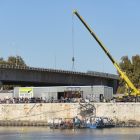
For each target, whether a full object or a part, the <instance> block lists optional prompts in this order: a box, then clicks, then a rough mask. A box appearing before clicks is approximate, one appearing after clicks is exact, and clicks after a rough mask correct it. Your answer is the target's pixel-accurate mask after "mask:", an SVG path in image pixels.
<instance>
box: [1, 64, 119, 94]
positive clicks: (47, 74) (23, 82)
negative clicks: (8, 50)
mask: <svg viewBox="0 0 140 140" xmlns="http://www.w3.org/2000/svg"><path fill="white" fill-rule="evenodd" d="M118 80H119V78H118V76H117V75H113V74H108V73H100V72H94V71H88V72H87V73H82V72H75V71H66V70H56V69H44V68H34V67H21V66H10V65H0V82H1V84H2V85H8V84H10V85H20V86H86V85H105V86H110V87H113V89H114V93H115V92H116V90H117V87H118Z"/></svg>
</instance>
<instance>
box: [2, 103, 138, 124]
mask: <svg viewBox="0 0 140 140" xmlns="http://www.w3.org/2000/svg"><path fill="white" fill-rule="evenodd" d="M94 106H95V108H96V116H101V117H109V118H111V119H113V120H114V121H115V122H118V121H119V122H128V121H132V120H133V121H137V122H140V103H94ZM79 107H80V105H79V104H78V103H77V104H76V103H75V104H74V103H45V104H44V103H37V104H0V121H35V122H48V121H50V120H51V119H53V118H73V117H75V116H77V115H79V112H80V109H79Z"/></svg>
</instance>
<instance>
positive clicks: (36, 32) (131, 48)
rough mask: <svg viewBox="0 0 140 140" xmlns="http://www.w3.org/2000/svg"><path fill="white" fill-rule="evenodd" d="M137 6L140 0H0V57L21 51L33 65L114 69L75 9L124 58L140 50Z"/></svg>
mask: <svg viewBox="0 0 140 140" xmlns="http://www.w3.org/2000/svg"><path fill="white" fill-rule="evenodd" d="M139 7H140V1H139V0H117V1H115V0H0V57H3V58H4V59H7V58H8V56H16V55H19V56H21V57H22V58H23V59H24V61H25V62H26V64H27V65H29V66H31V67H41V68H51V69H62V70H70V71H71V70H74V71H79V72H87V71H98V72H105V73H111V74H116V69H115V67H114V66H113V64H112V63H111V61H110V60H109V58H108V57H107V56H106V55H105V53H104V52H103V50H102V49H101V48H100V46H99V45H98V44H97V42H96V41H95V40H94V39H93V38H92V36H91V35H90V34H89V32H88V31H87V30H86V28H85V27H84V26H83V24H82V23H81V22H80V20H79V19H78V18H77V17H76V16H73V14H72V11H73V10H74V9H76V10H77V11H78V12H79V14H80V15H81V16H82V17H83V18H84V20H85V21H86V22H87V23H88V25H90V27H91V28H92V29H93V30H94V31H95V33H96V34H97V36H98V37H99V38H100V40H101V41H102V42H103V44H104V45H105V46H106V48H107V49H108V51H109V52H110V54H111V55H112V56H113V57H114V59H115V60H116V61H117V62H120V60H121V57H122V56H126V55H127V56H129V58H131V57H132V56H133V55H136V54H139V55H140V8H139ZM73 56H74V57H75V62H74V65H73V62H72V57H73Z"/></svg>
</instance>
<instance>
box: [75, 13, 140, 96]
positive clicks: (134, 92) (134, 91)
mask: <svg viewBox="0 0 140 140" xmlns="http://www.w3.org/2000/svg"><path fill="white" fill-rule="evenodd" d="M73 14H75V15H76V16H77V17H78V18H79V20H80V21H81V22H82V23H83V24H84V26H85V27H86V29H87V30H88V31H89V32H90V34H91V35H92V37H93V38H94V39H95V40H96V41H97V43H98V44H99V46H100V47H101V48H102V49H103V51H104V52H105V54H106V55H107V56H108V58H109V59H110V60H111V62H112V63H113V65H114V66H115V68H116V69H117V71H118V73H119V74H120V77H121V78H122V79H123V80H124V81H125V83H126V85H127V87H128V88H129V89H131V90H130V91H131V92H130V93H128V95H130V96H133V97H137V96H138V95H140V91H139V90H138V89H137V88H136V87H135V86H134V84H133V83H132V82H131V81H130V79H129V78H128V76H127V75H126V73H125V72H123V71H122V70H121V68H120V66H119V64H118V63H117V62H116V61H115V59H114V58H113V57H112V56H111V54H110V53H109V51H108V50H107V49H106V47H105V46H104V44H103V43H102V42H101V41H100V39H99V38H98V37H97V35H96V34H95V32H94V31H93V30H92V29H91V28H90V26H89V25H88V24H87V23H86V22H85V20H84V19H83V18H82V17H81V16H80V15H79V13H78V12H77V11H76V10H74V11H73Z"/></svg>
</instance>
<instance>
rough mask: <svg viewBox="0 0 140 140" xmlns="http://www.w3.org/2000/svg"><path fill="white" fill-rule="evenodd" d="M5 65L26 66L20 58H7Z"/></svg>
mask: <svg viewBox="0 0 140 140" xmlns="http://www.w3.org/2000/svg"><path fill="white" fill-rule="evenodd" d="M7 63H8V64H10V65H14V66H26V64H25V62H24V60H23V59H22V58H21V56H16V57H15V56H10V57H8V60H7Z"/></svg>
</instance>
